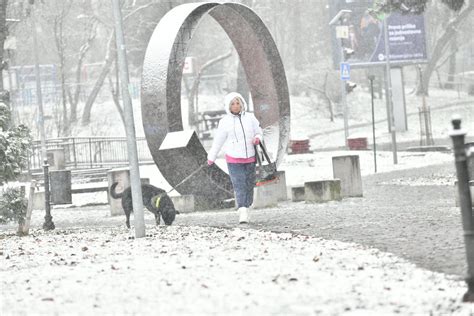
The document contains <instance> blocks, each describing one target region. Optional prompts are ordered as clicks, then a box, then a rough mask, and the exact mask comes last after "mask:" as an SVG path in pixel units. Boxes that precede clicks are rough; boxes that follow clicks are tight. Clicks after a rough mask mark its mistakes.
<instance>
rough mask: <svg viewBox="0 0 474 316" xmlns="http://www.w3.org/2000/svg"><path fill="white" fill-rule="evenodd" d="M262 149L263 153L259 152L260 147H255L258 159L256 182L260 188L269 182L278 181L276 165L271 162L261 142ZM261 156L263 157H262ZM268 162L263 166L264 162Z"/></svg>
mask: <svg viewBox="0 0 474 316" xmlns="http://www.w3.org/2000/svg"><path fill="white" fill-rule="evenodd" d="M259 145H260V149H261V153H260V152H259V150H258V146H254V148H255V156H256V157H257V163H258V164H257V167H256V180H255V185H256V186H260V185H263V184H265V183H267V182H269V181H273V180H276V178H277V168H276V163H275V162H271V161H270V157H268V153H267V150H266V148H265V145H264V144H263V143H262V142H260V143H259ZM260 154H261V156H260ZM265 160H266V161H267V164H263V163H262V162H263V161H265Z"/></svg>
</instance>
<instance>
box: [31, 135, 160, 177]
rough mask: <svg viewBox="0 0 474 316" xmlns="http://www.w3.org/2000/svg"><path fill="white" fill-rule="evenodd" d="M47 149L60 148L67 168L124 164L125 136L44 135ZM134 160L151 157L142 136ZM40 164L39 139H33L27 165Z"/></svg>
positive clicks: (145, 160) (36, 165)
mask: <svg viewBox="0 0 474 316" xmlns="http://www.w3.org/2000/svg"><path fill="white" fill-rule="evenodd" d="M46 149H47V150H57V149H61V150H62V151H64V160H65V165H66V167H67V168H71V169H72V168H74V169H84V168H99V167H108V166H110V167H112V166H122V165H123V166H125V165H128V161H129V160H128V149H127V139H126V138H125V137H64V138H55V139H48V140H47V142H46ZM137 151H138V160H139V161H140V162H151V161H153V158H152V156H151V154H150V150H149V149H148V144H147V143H146V139H145V137H137ZM42 166H43V161H42V156H41V143H40V141H34V142H33V150H32V152H31V154H30V158H29V169H30V170H35V169H41V168H42Z"/></svg>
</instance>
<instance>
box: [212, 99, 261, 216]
mask: <svg viewBox="0 0 474 316" xmlns="http://www.w3.org/2000/svg"><path fill="white" fill-rule="evenodd" d="M224 105H225V110H226V112H227V114H226V115H225V116H224V117H223V118H222V119H221V120H220V121H219V126H218V127H217V131H216V132H215V134H214V141H213V143H212V148H211V150H210V151H209V153H208V155H207V159H208V160H207V163H208V165H212V164H213V163H214V161H215V160H216V157H217V154H218V153H219V151H220V150H221V148H222V147H224V152H225V160H226V162H227V167H228V169H229V175H230V179H231V181H232V185H233V187H234V192H235V200H236V203H237V207H238V212H239V223H248V222H249V214H248V208H249V207H250V205H252V203H253V188H254V186H255V160H256V159H255V149H254V145H258V144H259V143H260V141H261V140H262V136H263V132H262V129H261V128H260V123H259V122H258V120H257V118H256V117H255V116H254V115H253V114H252V113H248V112H246V109H247V104H246V102H245V100H244V98H243V97H242V96H241V95H240V94H238V93H236V92H231V93H229V94H228V95H226V96H225V98H224Z"/></svg>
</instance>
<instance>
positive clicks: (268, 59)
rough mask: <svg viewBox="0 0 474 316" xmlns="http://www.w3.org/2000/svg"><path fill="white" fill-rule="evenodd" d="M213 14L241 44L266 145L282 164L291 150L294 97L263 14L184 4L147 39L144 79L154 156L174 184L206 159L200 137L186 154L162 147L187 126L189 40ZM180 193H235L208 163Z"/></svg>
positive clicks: (146, 116)
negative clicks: (184, 94) (184, 84)
mask: <svg viewBox="0 0 474 316" xmlns="http://www.w3.org/2000/svg"><path fill="white" fill-rule="evenodd" d="M206 14H209V15H211V16H212V17H213V18H214V19H215V20H216V21H217V22H218V23H219V24H220V26H221V27H222V28H223V29H224V31H225V32H226V33H227V35H228V36H229V38H230V40H231V41H232V43H233V45H234V46H235V48H236V51H237V53H238V54H239V58H240V60H241V62H242V65H243V68H244V70H245V73H246V76H247V82H248V85H249V89H250V92H251V96H252V102H253V105H254V112H255V115H256V117H257V118H258V119H259V121H260V123H261V125H262V128H264V129H265V134H264V136H265V142H266V145H267V148H268V150H269V152H270V153H271V154H273V157H274V158H276V161H277V163H280V162H281V160H282V158H283V155H284V154H285V153H286V147H287V143H288V137H289V132H290V102H289V96H288V86H287V82H286V76H285V71H284V68H283V63H282V61H281V58H280V55H279V53H278V50H277V47H276V45H275V42H274V41H273V39H272V36H271V34H270V32H269V31H268V29H267V28H266V26H265V25H264V23H263V22H262V21H261V19H260V18H259V17H258V16H257V15H256V14H255V13H254V12H253V11H252V10H251V9H250V8H248V7H246V6H244V5H241V4H237V3H224V4H220V3H215V2H201V3H190V4H184V5H180V6H178V7H176V8H174V9H172V10H171V11H169V12H168V13H167V14H166V15H165V16H164V17H163V18H162V20H161V21H160V22H159V24H158V25H157V26H156V28H155V30H154V32H153V35H152V37H151V39H150V42H149V44H148V47H147V50H146V54H145V60H144V64H143V74H142V82H141V103H142V118H143V127H144V132H145V136H146V139H147V142H148V147H149V148H150V151H151V154H152V156H153V159H154V161H155V163H156V165H157V166H158V169H159V170H160V172H161V173H162V174H163V176H164V177H165V179H166V180H167V181H168V182H169V183H170V184H171V185H172V186H173V187H175V186H176V185H177V184H178V183H180V182H182V181H183V180H184V179H185V178H186V177H187V176H188V175H190V174H191V173H192V172H193V171H195V170H196V169H198V168H199V167H200V166H201V165H203V164H205V163H206V159H207V158H206V156H207V153H206V151H205V149H204V148H203V146H202V144H201V143H200V142H199V141H197V144H196V142H195V144H194V145H193V146H194V148H193V150H188V151H182V157H170V156H169V155H167V154H166V153H164V152H163V151H160V150H159V148H160V145H161V144H162V142H163V140H164V138H165V137H166V135H167V134H168V133H169V132H176V131H182V130H183V123H182V119H181V79H182V69H183V65H184V59H185V57H186V53H187V49H188V44H189V42H190V40H191V37H192V36H193V33H194V30H195V29H196V27H197V25H198V23H199V21H200V20H201V18H202V17H203V16H204V15H206ZM177 190H178V192H180V193H181V194H194V195H201V196H207V197H209V198H215V199H219V200H222V199H226V198H230V197H231V196H232V185H231V183H230V179H229V176H228V175H227V174H226V173H225V172H224V171H222V170H221V169H219V168H218V167H216V166H215V165H214V166H212V167H210V168H208V167H206V168H203V169H202V170H201V172H198V173H196V174H195V176H193V177H192V178H190V179H188V180H186V182H185V183H183V184H182V185H180V186H179V187H178V188H177Z"/></svg>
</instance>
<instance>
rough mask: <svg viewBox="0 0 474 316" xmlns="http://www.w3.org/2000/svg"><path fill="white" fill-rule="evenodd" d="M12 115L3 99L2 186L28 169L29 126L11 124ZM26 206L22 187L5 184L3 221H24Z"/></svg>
mask: <svg viewBox="0 0 474 316" xmlns="http://www.w3.org/2000/svg"><path fill="white" fill-rule="evenodd" d="M10 117H11V116H10V109H9V108H8V106H7V105H6V104H4V103H3V102H0V186H1V185H3V184H4V183H5V182H8V181H12V180H15V179H16V178H17V177H18V175H19V174H20V172H21V171H22V169H26V167H27V162H28V151H29V150H30V147H31V136H30V130H29V129H28V128H27V127H26V126H24V125H19V126H16V127H12V126H10V125H11V121H10ZM27 206H28V201H27V200H26V199H25V197H24V193H23V192H22V190H21V189H20V188H11V187H7V188H4V189H3V192H0V223H5V222H8V221H11V220H15V221H16V220H18V221H19V222H22V221H23V220H24V216H25V214H26V208H27Z"/></svg>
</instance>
